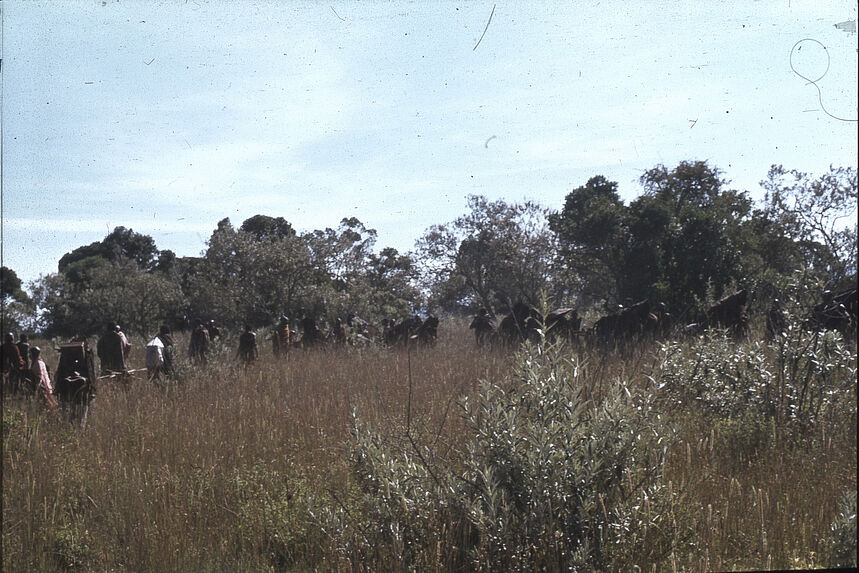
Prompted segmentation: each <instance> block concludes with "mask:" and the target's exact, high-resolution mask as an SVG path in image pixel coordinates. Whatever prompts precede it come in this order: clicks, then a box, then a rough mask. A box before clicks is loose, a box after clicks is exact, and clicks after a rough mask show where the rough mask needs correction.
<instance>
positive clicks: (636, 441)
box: [343, 347, 680, 571]
mask: <svg viewBox="0 0 859 573" xmlns="http://www.w3.org/2000/svg"><path fill="white" fill-rule="evenodd" d="M589 382H590V381H589V376H588V371H587V366H586V365H584V364H582V363H579V362H576V361H574V360H570V359H568V358H565V357H563V356H562V355H561V353H560V352H559V351H558V349H557V348H552V349H549V350H546V351H543V350H542V349H540V348H538V347H529V348H527V349H526V350H525V351H523V352H522V353H521V355H520V356H519V359H518V367H517V368H516V370H515V372H513V373H511V375H510V376H509V377H508V378H506V379H504V380H500V381H485V382H483V383H482V384H481V386H480V390H479V392H478V393H477V395H476V396H475V397H474V398H471V399H463V400H462V402H461V409H462V416H463V421H464V423H465V428H466V430H467V431H466V433H465V434H464V435H463V436H462V445H461V448H459V449H458V450H457V453H456V455H455V456H452V457H449V458H448V459H445V460H441V459H438V458H433V457H432V456H431V452H430V450H429V448H426V447H423V446H418V445H417V444H416V443H415V441H414V440H398V441H395V440H393V439H388V438H382V437H381V436H380V435H379V434H378V433H375V432H373V431H371V430H370V429H369V428H368V427H366V426H365V425H363V424H361V423H360V422H359V421H357V420H356V423H355V426H354V431H353V444H352V448H351V451H350V459H351V462H352V469H353V474H354V476H355V478H356V483H357V486H358V489H359V490H360V494H359V498H360V501H359V503H358V504H357V505H358V507H360V516H361V517H360V518H357V516H356V514H357V513H358V510H355V509H353V510H352V514H353V515H352V519H351V520H349V519H345V520H344V521H343V523H344V525H345V524H347V523H350V522H351V525H352V528H353V530H355V529H356V528H357V529H360V531H361V535H360V536H352V537H351V538H350V539H351V543H355V542H356V541H357V542H358V543H363V544H364V545H365V547H364V548H363V549H362V551H363V553H364V558H366V559H369V561H371V562H374V563H377V564H380V565H382V564H383V562H384V561H385V559H384V556H383V555H382V554H381V553H380V551H383V552H386V553H388V554H389V555H390V561H391V562H392V563H393V562H395V561H396V560H397V559H400V560H401V561H399V563H403V564H405V566H404V568H405V569H407V570H409V569H416V570H422V569H428V568H445V569H450V568H452V567H453V568H465V569H469V570H491V571H500V570H508V571H509V570H535V569H544V570H553V571H554V570H592V569H595V570H603V569H608V570H620V569H628V568H631V567H632V566H633V565H637V564H647V563H653V562H656V561H659V560H660V559H662V558H664V556H665V555H666V554H667V553H669V552H670V551H671V550H672V545H673V544H675V543H676V542H677V540H678V539H679V538H680V537H679V536H678V535H677V531H674V530H672V528H671V527H670V526H668V525H667V523H663V522H667V521H668V520H670V504H671V498H672V494H671V493H670V491H671V488H669V487H666V486H665V484H663V483H662V469H663V461H664V459H663V458H664V455H665V453H666V451H667V449H668V447H669V444H670V443H671V441H672V436H671V434H670V429H669V428H668V426H667V424H665V422H664V420H663V419H662V417H661V416H660V415H659V414H658V413H656V412H654V411H653V410H652V400H651V397H650V395H649V394H648V393H645V392H642V391H640V390H635V389H633V388H630V387H627V386H626V385H624V384H623V383H622V382H618V383H617V384H616V385H615V386H614V387H613V389H612V390H610V391H609V392H608V395H607V396H604V397H602V398H598V399H597V398H594V397H593V396H592V395H591V393H590V392H591V390H592V387H591V385H590V383H589ZM345 511H346V509H345V508H344V513H345ZM344 547H345V543H344ZM439 547H443V551H440V550H439ZM442 554H443V555H445V556H446V557H445V558H444V559H446V560H447V561H444V562H440V561H439V557H438V555H442Z"/></svg>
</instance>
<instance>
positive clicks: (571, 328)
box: [544, 308, 582, 340]
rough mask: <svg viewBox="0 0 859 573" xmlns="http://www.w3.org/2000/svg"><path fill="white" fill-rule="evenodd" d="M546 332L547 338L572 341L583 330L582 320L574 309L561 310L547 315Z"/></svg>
mask: <svg viewBox="0 0 859 573" xmlns="http://www.w3.org/2000/svg"><path fill="white" fill-rule="evenodd" d="M545 322H546V323H545V325H544V326H545V331H546V334H547V336H557V337H560V338H563V339H565V340H572V339H573V338H574V337H575V336H576V335H577V334H579V332H581V328H582V319H581V317H580V316H579V313H578V312H577V311H576V309H574V308H559V309H556V310H553V311H551V312H549V314H547V315H546V321H545Z"/></svg>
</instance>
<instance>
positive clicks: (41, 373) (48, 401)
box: [30, 346, 58, 410]
mask: <svg viewBox="0 0 859 573" xmlns="http://www.w3.org/2000/svg"><path fill="white" fill-rule="evenodd" d="M41 353H42V350H41V349H40V348H39V347H38V346H33V347H32V348H30V377H31V378H32V380H33V384H34V385H35V387H36V388H35V389H36V392H37V393H38V394H39V396H41V398H42V400H43V401H44V403H45V405H46V406H48V407H49V408H50V409H52V410H53V409H54V408H56V407H57V405H58V404H57V399H56V398H55V397H54V387H53V385H51V376H50V374H48V367H47V365H46V364H45V361H44V360H42V358H41Z"/></svg>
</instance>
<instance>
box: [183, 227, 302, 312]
mask: <svg viewBox="0 0 859 573" xmlns="http://www.w3.org/2000/svg"><path fill="white" fill-rule="evenodd" d="M312 279H313V266H312V262H311V258H310V250H309V249H308V248H307V245H306V244H305V242H304V241H303V240H302V239H301V238H300V237H298V236H296V235H295V234H287V235H286V236H283V237H280V236H278V235H277V234H266V235H264V236H262V237H260V235H259V234H258V233H256V232H247V231H242V230H241V229H239V230H236V229H235V228H234V227H233V226H232V224H231V223H230V220H229V219H223V220H221V221H220V222H219V223H218V227H217V229H215V231H214V232H213V233H212V236H211V237H210V239H209V246H208V248H207V250H206V252H205V254H204V256H203V258H202V260H201V261H200V263H199V264H198V265H197V266H196V269H195V271H194V274H193V276H191V277H190V278H189V280H188V283H189V285H188V288H189V291H190V292H191V293H193V296H192V299H191V313H192V314H193V315H194V316H198V317H200V318H207V317H214V318H217V319H218V320H219V321H221V322H222V323H224V324H226V325H227V326H231V327H235V326H239V325H241V324H245V323H251V324H258V325H261V324H268V323H270V322H271V321H272V320H274V318H275V317H277V316H279V315H280V314H281V313H282V312H284V311H285V310H287V309H292V308H297V305H299V304H301V303H302V302H303V300H302V291H303V289H304V288H305V285H307V284H310V283H312Z"/></svg>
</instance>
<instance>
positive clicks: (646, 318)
mask: <svg viewBox="0 0 859 573" xmlns="http://www.w3.org/2000/svg"><path fill="white" fill-rule="evenodd" d="M747 298H748V297H747V293H746V291H745V290H739V291H737V292H735V293H732V294H731V295H729V296H726V297H725V298H723V299H722V300H720V301H718V302H717V303H715V304H714V305H712V306H711V307H710V308H709V309H708V310H707V312H706V317H705V320H704V321H703V322H702V323H698V324H688V325H683V326H679V325H678V324H676V322H678V321H675V320H674V319H673V318H672V317H671V315H670V314H669V313H668V312H667V309H666V307H665V305H663V304H655V305H654V304H651V303H649V302H648V301H646V300H645V301H641V302H638V303H634V304H627V305H626V306H619V307H618V309H617V311H616V312H614V313H611V314H609V315H607V316H604V317H602V318H600V319H599V320H597V321H596V322H595V323H594V324H593V325H592V326H591V327H590V328H582V318H581V317H580V316H579V314H578V312H577V311H576V309H573V308H561V309H557V310H553V311H551V312H549V313H548V314H546V315H545V316H544V315H542V314H540V313H538V312H537V311H536V310H534V309H533V308H532V307H529V306H528V305H526V304H523V303H517V304H514V305H513V307H512V308H511V310H510V312H509V313H508V314H506V315H504V316H503V317H502V318H501V320H500V322H499V323H498V325H497V327H496V325H495V320H494V318H493V317H491V316H490V315H489V313H488V312H487V311H486V310H485V309H481V311H480V313H479V314H478V315H477V316H475V317H474V319H473V320H472V322H471V325H470V328H471V329H472V330H474V334H475V338H476V341H477V344H478V345H481V346H482V345H492V344H497V345H504V346H513V345H518V344H519V343H522V342H524V341H526V340H537V339H540V338H541V337H547V338H552V339H553V338H563V339H567V340H571V341H572V340H579V339H583V340H588V341H591V342H592V343H593V344H595V345H596V346H597V347H600V348H610V347H615V348H620V347H623V346H625V345H626V344H628V343H630V342H634V341H637V340H640V339H642V338H643V337H654V338H664V337H668V336H676V335H678V334H695V333H699V332H702V331H703V330H704V329H707V328H720V329H725V330H727V331H729V332H730V333H732V334H733V335H734V336H737V337H742V336H745V335H746V334H747V333H748V329H749V324H748V316H747V313H746V302H747ZM856 313H857V290H856V289H855V288H854V289H849V290H845V291H841V292H839V293H831V292H829V291H826V292H824V294H823V297H822V302H820V303H819V304H817V305H815V306H814V307H813V309H812V310H811V312H810V314H809V316H808V317H806V319H805V320H804V326H805V327H806V328H807V329H810V330H815V331H822V330H835V331H839V332H840V333H841V334H842V335H843V336H844V338H845V339H848V340H855V337H856V325H857V314H856ZM766 318H767V336H768V337H774V336H776V335H777V334H778V333H779V332H780V331H782V330H783V329H784V328H786V325H787V317H786V315H785V312H784V310H783V309H782V308H781V305H780V304H779V301H778V300H775V301H773V303H772V305H771V306H770V308H769V311H768V313H767V317H766ZM346 324H347V325H348V326H349V327H350V330H351V332H352V337H351V340H352V342H353V343H358V344H360V343H362V342H370V341H373V340H376V341H379V342H382V343H384V344H387V345H389V346H398V345H404V346H405V345H409V344H413V343H414V344H433V343H434V342H435V340H436V338H437V335H438V326H439V319H438V318H437V317H435V316H429V317H427V318H426V319H425V320H422V319H421V318H420V317H419V316H411V317H408V318H406V319H404V320H402V321H399V322H396V321H393V320H390V319H388V320H385V321H383V324H382V328H381V329H378V328H376V327H374V326H373V325H371V324H370V323H369V322H367V321H365V320H362V319H361V318H360V317H358V316H355V315H350V316H349V317H348V318H347V321H346ZM337 325H338V327H339V326H340V321H337ZM308 328H309V327H308ZM318 330H319V329H318V328H315V331H318ZM294 334H296V335H297V334H298V333H294ZM302 334H303V336H302V337H301V338H305V337H307V336H308V334H307V333H302ZM296 338H298V337H296ZM327 338H328V337H325V336H322V337H321V338H320V339H319V342H323V343H324V342H326V339H327ZM294 340H295V339H294ZM297 342H298V344H297V346H300V347H306V346H308V345H307V344H301V342H302V341H301V339H298V340H297ZM304 342H306V341H304ZM59 350H60V361H59V365H58V366H57V369H56V372H55V373H54V375H53V378H54V381H55V384H54V394H55V395H56V397H57V398H58V400H59V402H60V404H66V405H71V406H73V407H75V406H77V407H84V412H85V407H86V404H88V402H89V400H90V399H91V397H92V395H93V390H94V383H95V381H96V380H97V378H96V374H95V373H96V370H95V361H94V356H93V352H92V350H91V349H90V348H89V346H88V344H87V342H86V341H85V340H76V341H73V342H69V343H65V344H61V345H60V348H59ZM278 354H280V353H278V352H275V356H277V355H278ZM102 377H103V376H102ZM84 419H85V413H84Z"/></svg>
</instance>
